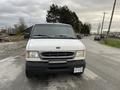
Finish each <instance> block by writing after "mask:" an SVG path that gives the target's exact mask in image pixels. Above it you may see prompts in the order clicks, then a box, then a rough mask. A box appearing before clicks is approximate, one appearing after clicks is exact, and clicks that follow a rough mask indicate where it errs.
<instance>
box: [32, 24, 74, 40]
mask: <svg viewBox="0 0 120 90" xmlns="http://www.w3.org/2000/svg"><path fill="white" fill-rule="evenodd" d="M31 38H58V39H76V36H75V33H74V31H73V29H72V27H71V26H67V25H54V24H53V25H52V24H50V25H49V24H45V25H44V24H41V25H35V26H34V28H33V31H32V35H31Z"/></svg>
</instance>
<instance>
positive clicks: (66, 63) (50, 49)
mask: <svg viewBox="0 0 120 90" xmlns="http://www.w3.org/2000/svg"><path fill="white" fill-rule="evenodd" d="M85 58H86V48H85V46H84V45H83V43H82V42H81V41H80V40H79V39H78V38H77V36H76V35H75V32H74V30H73V28H72V26H70V25H67V24H36V25H34V26H33V28H32V32H31V36H30V39H29V41H28V43H27V46H26V76H27V77H28V78H30V77H31V76H33V75H34V74H44V73H58V72H72V73H74V74H82V73H83V72H84V69H85V66H86V62H85Z"/></svg>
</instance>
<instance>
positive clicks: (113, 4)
mask: <svg viewBox="0 0 120 90" xmlns="http://www.w3.org/2000/svg"><path fill="white" fill-rule="evenodd" d="M115 6H116V0H115V1H114V4H113V10H112V13H111V18H110V23H109V27H108V31H107V36H108V34H109V32H110V29H111V24H112V20H113V15H114V11H115Z"/></svg>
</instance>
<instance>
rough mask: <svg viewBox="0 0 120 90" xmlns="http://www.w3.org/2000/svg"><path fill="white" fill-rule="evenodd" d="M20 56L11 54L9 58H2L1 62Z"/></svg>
mask: <svg viewBox="0 0 120 90" xmlns="http://www.w3.org/2000/svg"><path fill="white" fill-rule="evenodd" d="M17 57H18V56H14V57H13V56H10V57H7V58H4V59H2V60H0V63H2V62H6V61H11V60H13V59H14V58H17Z"/></svg>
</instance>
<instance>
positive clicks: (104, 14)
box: [101, 12, 106, 35]
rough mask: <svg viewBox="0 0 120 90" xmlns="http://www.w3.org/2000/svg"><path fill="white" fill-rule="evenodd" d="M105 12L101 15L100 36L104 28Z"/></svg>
mask: <svg viewBox="0 0 120 90" xmlns="http://www.w3.org/2000/svg"><path fill="white" fill-rule="evenodd" d="M105 14H106V13H105V12H104V14H103V21H102V26H101V35H102V32H103V26H104V21H105Z"/></svg>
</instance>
